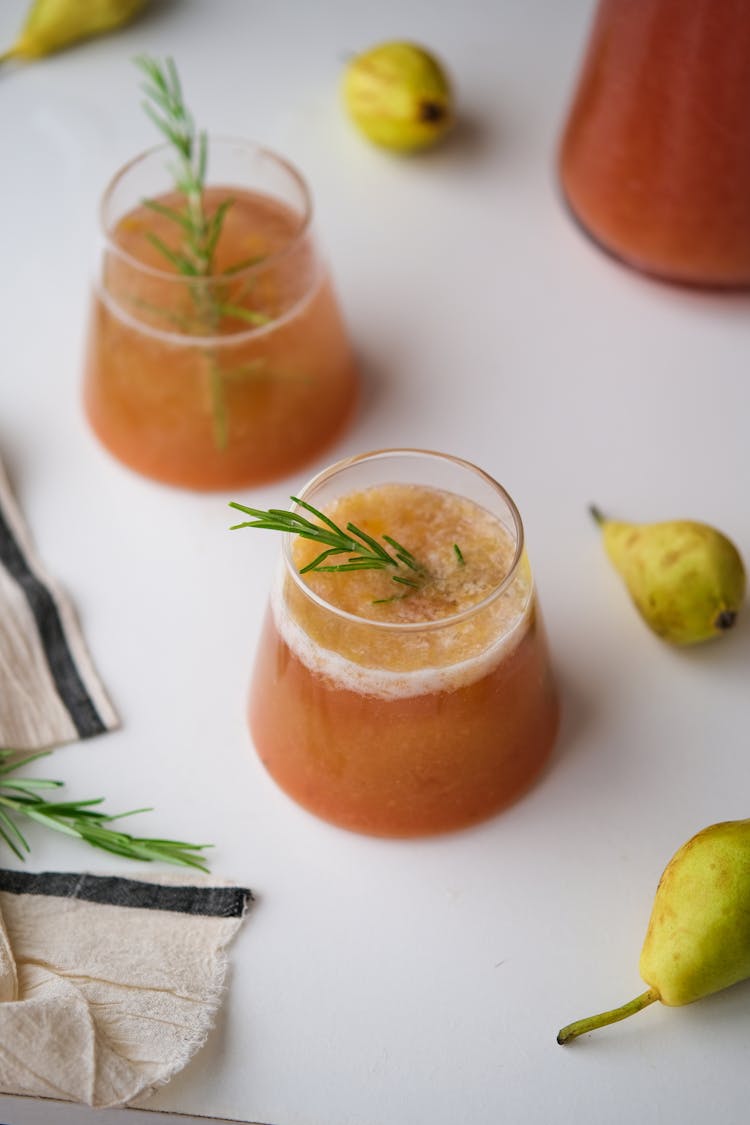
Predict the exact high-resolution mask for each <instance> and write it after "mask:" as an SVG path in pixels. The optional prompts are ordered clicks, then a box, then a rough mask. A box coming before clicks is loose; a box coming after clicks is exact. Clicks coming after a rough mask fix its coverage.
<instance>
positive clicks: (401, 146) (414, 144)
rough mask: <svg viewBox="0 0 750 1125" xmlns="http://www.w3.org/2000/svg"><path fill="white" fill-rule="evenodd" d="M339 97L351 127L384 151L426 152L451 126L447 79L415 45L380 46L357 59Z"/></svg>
mask: <svg viewBox="0 0 750 1125" xmlns="http://www.w3.org/2000/svg"><path fill="white" fill-rule="evenodd" d="M342 94H343V99H344V105H345V106H346V109H347V112H348V113H349V116H350V117H351V118H352V120H353V121H354V123H355V125H357V127H358V128H359V129H360V130H361V131H362V132H363V133H364V134H365V136H366V137H368V138H369V139H370V140H371V141H374V143H375V144H378V145H381V146H382V147H384V148H390V149H395V150H399V151H404V152H406V151H411V150H414V149H421V148H427V147H428V146H429V145H433V144H435V142H436V141H438V140H439V139H440V138H441V137H442V136H443V135H444V134H445V133H446V132H447V130H448V129H449V128H450V126H451V124H452V123H453V109H452V95H451V87H450V82H449V80H448V76H447V75H446V73H445V70H444V69H443V67H442V65H441V64H440V63H439V62H438V60H437V59H436V58H435V56H434V55H432V54H431V53H430V52H429V51H427V50H425V49H424V48H423V47H419V46H417V45H416V44H415V43H400V42H393V43H381V44H379V45H378V46H377V47H373V48H371V49H370V50H369V51H364V52H363V53H362V54H360V55H357V56H356V57H355V58H353V59H352V60H351V61H350V62H349V64H348V65H347V67H346V69H345V71H344V77H343V84H342Z"/></svg>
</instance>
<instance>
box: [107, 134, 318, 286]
mask: <svg viewBox="0 0 750 1125" xmlns="http://www.w3.org/2000/svg"><path fill="white" fill-rule="evenodd" d="M217 142H218V143H219V144H220V145H236V146H240V147H242V148H245V149H250V150H252V151H253V152H254V153H255V154H256V155H257V154H259V155H261V156H265V157H269V158H270V159H271V161H272V162H273V163H275V164H276V165H277V166H278V167H280V168H281V169H283V171H284V172H286V173H287V174H288V175H289V176H290V177H291V179H292V180H293V181H294V182H295V183H296V184H297V186H298V187H299V189H300V191H301V194H302V203H303V210H302V213H301V216H300V226H299V229H298V230H297V231H295V233H294V235H293V236H292V237H291V238H290V239H289V241H288V242H287V243H285V244H284V245H283V246H281V247H280V248H279V249H278V250H274V251H273V253H271V254H268V255H267V256H266V257H265V258H263V259H262V260H261V261H260V262H255V263H254V264H253V265H249V266H246V267H245V268H244V269H241V270H237V271H236V272H235V273H233V274H232V279H233V280H234V279H236V278H247V277H250V276H252V275H253V273H255V272H256V271H261V270H265V269H268V268H269V267H270V266H273V265H275V264H276V263H277V262H279V261H281V260H283V259H284V258H285V257H287V256H288V255H289V254H291V253H292V252H293V251H294V250H295V249H296V248H297V247H298V246H299V245H300V244H301V243H302V242H303V240H304V239H305V237H306V236H307V235H308V234H309V232H310V227H311V224H312V216H313V203H312V193H311V192H310V188H309V187H308V185H307V181H306V180H305V177H304V176H303V175H302V173H301V172H300V171H299V169H298V168H297V167H296V166H295V165H294V164H292V162H291V161H290V160H287V159H286V157H284V156H280V155H279V153H277V152H274V150H273V149H271V148H267V147H266V146H265V145H262V144H259V143H258V142H257V141H251V140H248V139H247V138H244V137H230V136H225V135H223V134H218V135H216V136H211V135H210V134H209V136H208V155H209V160H210V158H211V145H212V144H215V143H217ZM170 147H171V146H170V144H169V142H168V141H162V142H161V143H159V144H156V145H152V146H151V147H150V148H147V149H144V150H142V151H141V152H139V153H136V155H135V156H133V157H131V158H130V160H128V161H127V162H126V163H125V164H122V165H121V166H120V167H119V168H118V169H117V171H116V172H115V173H114V175H113V176H112V177H111V178H110V180H109V181H108V183H107V185H106V187H105V188H104V191H103V192H102V195H101V198H100V200H99V208H98V214H99V230H100V234H101V235H102V237H103V239H104V243H105V245H106V247H107V250H108V251H109V252H110V253H112V254H114V255H115V256H116V257H118V258H119V259H120V260H121V261H123V262H125V263H126V265H128V266H130V267H132V268H133V269H136V270H138V271H139V272H140V273H142V274H145V275H146V276H148V277H153V278H158V279H159V280H160V281H168V282H176V283H177V284H179V285H185V284H191V285H195V284H202V285H211V284H212V283H213V282H218V281H220V280H222V279H223V280H226V278H223V275H222V274H213V275H210V276H208V277H193V276H192V275H190V276H188V275H186V274H180V273H174V271H172V270H162V269H159V268H158V266H151V265H148V264H147V263H146V262H142V261H140V259H138V258H136V257H134V256H133V255H132V254H129V253H128V252H127V251H126V250H123V248H122V247H121V246H118V244H117V243H116V242H115V241H114V239H113V238H112V229H113V228H111V227H108V226H107V223H106V221H105V212H106V208H107V205H108V204H109V203H110V202H111V200H112V196H113V195H114V192H115V189H116V188H117V187H118V186H119V185H120V184H121V183H122V181H123V180H124V179H125V177H126V176H127V175H128V173H129V172H131V171H132V170H133V168H135V167H136V166H137V165H139V164H142V163H143V162H145V161H146V160H148V159H149V157H152V156H156V154H157V153H159V152H168V151H169V149H170ZM211 186H212V185H211V183H210V182H209V183H208V184H207V187H211ZM216 186H217V187H221V186H222V185H221V184H217V185H216Z"/></svg>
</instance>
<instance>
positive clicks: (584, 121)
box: [559, 0, 750, 286]
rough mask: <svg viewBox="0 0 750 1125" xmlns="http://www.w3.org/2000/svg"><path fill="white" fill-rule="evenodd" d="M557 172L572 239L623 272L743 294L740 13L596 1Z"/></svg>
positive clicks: (715, 2)
mask: <svg viewBox="0 0 750 1125" xmlns="http://www.w3.org/2000/svg"><path fill="white" fill-rule="evenodd" d="M559 171H560V180H561V184H562V189H563V192H564V195H565V198H566V200H567V202H568V204H569V206H570V209H571V211H572V213H573V215H574V216H575V217H576V218H577V219H578V220H579V222H580V223H581V225H582V227H583V228H584V230H586V231H587V232H588V233H589V234H590V235H591V236H592V237H593V238H594V239H595V240H596V241H597V242H598V243H599V244H600V245H601V246H602V247H603V248H604V249H606V250H608V251H610V252H611V253H612V254H614V255H615V256H617V257H619V258H620V259H622V260H624V261H625V262H627V263H628V264H630V265H632V266H635V267H636V268H638V269H641V270H644V271H646V272H648V273H651V274H654V275H657V276H659V277H661V278H663V279H665V280H671V281H677V282H684V283H691V284H697V285H711V286H747V285H748V284H750V18H748V9H747V6H746V5H745V4H742V3H737V2H736V0H601V2H600V4H599V5H598V8H597V11H596V17H595V20H594V23H593V27H592V30H591V36H590V40H589V44H588V50H587V53H586V56H585V59H584V62H583V66H582V69H581V74H580V78H579V81H578V86H577V89H576V93H575V97H574V99H573V103H572V106H571V109H570V112H569V116H568V119H567V124H566V126H565V130H564V133H563V137H562V144H561V148H560V155H559Z"/></svg>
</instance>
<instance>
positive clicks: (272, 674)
mask: <svg viewBox="0 0 750 1125" xmlns="http://www.w3.org/2000/svg"><path fill="white" fill-rule="evenodd" d="M299 499H300V500H301V501H303V502H304V503H305V504H310V505H312V506H313V507H314V509H315V510H316V511H320V512H321V513H322V517H323V520H325V521H331V522H332V525H334V526H335V527H337V528H339V529H352V528H354V529H356V532H357V533H361V535H362V540H361V541H362V542H363V543H365V544H367V543H371V544H374V545H375V546H374V547H373V551H375V553H377V552H376V550H375V548H377V547H379V546H382V547H384V548H385V553H386V554H387V555H390V556H391V559H392V560H394V559H395V563H394V562H393V561H391V562H386V563H384V564H383V565H382V566H381V567H379V568H378V567H369V566H362V565H360V563H359V562H358V561H357V559H358V556H357V555H356V554H346V553H342V554H336V555H333V554H332V553H331V554H329V556H328V557H327V558H325V559H323V561H322V562H321V563H320V568H316V567H313V569H310V566H311V564H313V563H315V560H316V558H317V557H318V556H319V555H320V553H321V551H320V548H321V541H317V542H316V541H315V538H314V536H313V537H312V538H305V537H301V536H300V535H292V536H289V537H287V542H286V543H285V547H284V558H283V562H282V566H281V568H280V571H279V574H278V576H277V581H276V584H275V587H274V590H273V594H272V597H271V600H270V607H269V610H268V613H267V618H266V622H265V626H264V631H263V634H262V637H261V641H260V645H259V648H258V653H257V657H256V663H255V670H254V673H253V678H252V685H251V694H250V727H251V732H252V736H253V741H254V743H255V746H256V749H257V752H258V754H259V755H260V758H261V760H262V761H263V763H264V765H265V767H266V769H267V770H268V771H269V773H270V774H271V776H272V777H273V778H274V779H275V780H276V782H277V783H278V784H279V785H280V786H281V787H282V789H284V790H285V791H286V792H287V793H288V794H289V795H290V796H291V797H293V798H294V799H295V800H296V801H297V802H298V803H300V804H301V805H303V806H304V807H305V808H307V809H309V810H310V811H311V812H313V813H315V814H317V815H318V816H320V817H322V818H324V819H325V820H328V821H330V822H332V823H334V824H338V825H341V826H343V827H345V828H349V829H353V830H355V831H359V832H364V833H370V834H374V835H383V836H401V837H406V836H419V835H427V834H431V833H437V832H443V831H447V830H450V829H456V828H461V827H464V826H466V825H469V824H472V823H474V822H476V821H480V820H482V819H484V818H486V817H488V816H490V815H492V814H493V813H495V812H497V811H499V810H500V809H502V808H503V807H504V806H506V805H508V804H510V803H511V802H512V801H513V800H515V799H516V798H517V797H519V796H520V795H521V794H522V793H523V792H524V791H525V790H526V789H527V788H528V787H529V786H530V785H531V783H532V782H533V780H534V779H535V777H536V776H537V775H538V774H539V772H540V770H541V769H542V768H543V766H544V764H545V762H546V761H547V759H548V757H549V754H550V752H551V750H552V746H553V742H554V738H555V733H556V729H557V722H558V702H557V694H556V690H555V685H554V682H553V677H552V673H551V670H550V663H549V654H548V649H547V642H546V637H545V634H544V629H543V627H542V623H541V619H540V616H539V610H538V606H537V602H536V597H535V593H534V587H533V581H532V577H531V571H530V569H529V565H528V560H527V558H526V554H525V552H524V546H523V530H522V525H521V521H520V517H519V516H518V513H517V510H516V508H515V505H514V504H513V502H512V500H511V499H510V497H508V495H507V494H506V493H505V492H504V491H503V490H502V489H501V488H500V486H499V485H497V484H496V483H495V482H494V481H493V480H492V479H491V478H489V477H487V476H486V475H485V474H483V473H482V472H480V470H478V469H476V468H474V467H473V466H471V465H469V464H468V463H466V462H462V461H459V460H457V459H454V458H449V457H444V456H441V455H438V454H429V453H424V452H421V451H385V452H382V453H377V454H371V455H365V456H363V457H360V458H354V459H352V460H350V461H347V462H343V463H341V465H339V466H334V467H333V469H331V470H328V471H327V472H326V473H323V474H321V476H320V477H318V478H316V480H314V481H313V482H312V483H311V484H310V485H309V486H308V488H307V489H306V490H305V491H304V493H303V494H302V496H301V497H300V498H299ZM297 511H298V512H300V511H301V512H303V513H304V514H306V516H307V518H309V519H310V520H312V521H313V522H314V523H316V524H317V525H320V523H321V520H320V519H319V518H317V517H315V518H314V517H313V516H312V515H311V514H310V513H309V511H307V512H305V509H303V508H298V509H297ZM256 526H268V524H267V523H265V524H264V523H261V524H260V525H259V524H256ZM341 560H343V565H344V569H343V570H329V569H328V567H329V566H331V565H334V566H335V565H340V562H341ZM348 566H351V569H347V567H348ZM306 568H307V569H306Z"/></svg>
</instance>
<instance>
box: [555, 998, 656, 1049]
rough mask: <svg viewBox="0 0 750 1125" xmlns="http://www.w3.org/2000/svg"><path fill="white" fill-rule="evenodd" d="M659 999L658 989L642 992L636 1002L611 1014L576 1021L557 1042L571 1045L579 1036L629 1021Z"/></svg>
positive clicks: (562, 1033)
mask: <svg viewBox="0 0 750 1125" xmlns="http://www.w3.org/2000/svg"><path fill="white" fill-rule="evenodd" d="M658 999H659V993H658V992H657V991H656V989H655V988H649V989H647V990H646V991H645V992H642V993H641V995H640V996H636V998H635V1000H630V1001H628V1003H627V1004H622V1005H621V1006H620V1007H619V1008H612V1009H610V1011H609V1012H600V1013H599V1015H598V1016H589V1017H588V1018H587V1019H585V1020H576V1021H575V1023H569V1024H568V1025H567V1027H564V1028H563V1029H562V1031H560V1032H558V1035H557V1042H558V1043H569V1042H570V1040H571V1039H577V1038H578V1036H579V1035H585V1034H586V1032H587V1031H596V1029H597V1028H598V1027H606V1026H607V1024H610V1023H617V1021H618V1020H624V1019H627V1017H628V1016H634V1015H635V1013H636V1012H640V1010H641V1008H647V1007H648V1005H649V1004H653V1002H654V1000H658Z"/></svg>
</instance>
